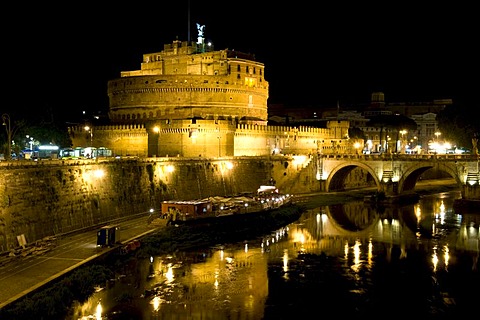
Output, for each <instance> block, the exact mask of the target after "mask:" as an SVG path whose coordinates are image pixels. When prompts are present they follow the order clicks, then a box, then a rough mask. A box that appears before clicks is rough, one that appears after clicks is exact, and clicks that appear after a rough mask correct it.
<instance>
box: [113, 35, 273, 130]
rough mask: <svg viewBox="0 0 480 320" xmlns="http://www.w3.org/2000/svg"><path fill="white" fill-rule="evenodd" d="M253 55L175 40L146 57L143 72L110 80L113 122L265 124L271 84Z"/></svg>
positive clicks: (124, 72)
mask: <svg viewBox="0 0 480 320" xmlns="http://www.w3.org/2000/svg"><path fill="white" fill-rule="evenodd" d="M264 73H265V71H264V65H263V63H260V62H257V61H255V59H254V56H253V55H250V54H243V53H240V52H235V51H231V50H228V49H225V50H217V51H213V50H199V48H198V47H197V46H196V44H195V43H187V42H180V41H178V40H176V41H173V43H172V44H168V45H165V46H164V50H162V51H160V52H154V53H147V54H144V55H143V61H142V63H141V69H140V70H133V71H122V72H121V74H120V78H117V79H113V80H110V81H109V82H108V96H109V118H110V119H111V120H113V121H114V122H128V123H131V122H135V123H144V122H146V121H149V120H155V119H188V118H194V117H197V118H203V119H235V120H236V121H238V122H239V123H255V122H257V123H258V124H266V121H267V116H268V115H267V99H268V82H267V81H266V80H265V78H264Z"/></svg>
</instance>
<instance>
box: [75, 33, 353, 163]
mask: <svg viewBox="0 0 480 320" xmlns="http://www.w3.org/2000/svg"><path fill="white" fill-rule="evenodd" d="M107 93H108V97H109V113H108V117H109V121H110V124H109V125H103V126H94V125H92V124H90V125H89V129H88V131H86V130H85V128H84V127H81V126H77V127H72V128H70V135H71V137H72V141H73V145H74V146H93V147H106V148H109V149H111V150H113V152H114V154H116V155H120V156H123V155H133V156H141V157H165V156H182V157H228V156H264V155H275V154H309V153H314V152H324V153H330V152H345V153H346V152H349V151H348V150H349V148H350V147H351V145H353V144H352V143H351V141H349V139H348V127H349V123H348V122H346V121H338V119H337V120H335V121H332V122H331V123H329V124H328V125H327V128H315V127H311V128H310V127H289V126H269V125H268V123H267V122H268V110H267V100H268V94H269V86H268V81H267V80H266V79H265V66H264V65H263V63H260V62H257V61H256V60H255V57H254V56H253V55H251V54H245V53H241V52H238V51H234V50H228V49H225V50H218V51H215V50H214V49H213V46H207V45H205V44H204V43H203V40H202V39H200V40H199V42H196V43H195V42H191V43H188V42H181V41H178V40H175V41H173V43H172V44H166V45H165V46H164V49H163V50H162V51H160V52H155V53H148V54H144V55H143V60H142V62H141V68H140V70H133V71H122V72H121V74H120V77H119V78H117V79H113V80H110V81H109V82H108V92H107Z"/></svg>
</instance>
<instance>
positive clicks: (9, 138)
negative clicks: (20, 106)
mask: <svg viewBox="0 0 480 320" xmlns="http://www.w3.org/2000/svg"><path fill="white" fill-rule="evenodd" d="M2 125H4V126H5V130H6V131H7V154H6V156H5V159H6V160H11V159H12V135H13V132H12V127H11V123H10V116H9V115H8V114H6V113H4V114H2Z"/></svg>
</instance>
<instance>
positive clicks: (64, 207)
mask: <svg viewBox="0 0 480 320" xmlns="http://www.w3.org/2000/svg"><path fill="white" fill-rule="evenodd" d="M314 177H315V170H314V168H313V167H312V168H311V169H310V167H309V163H308V160H307V161H306V162H304V163H302V164H299V163H296V162H295V160H293V159H292V158H289V157H284V156H276V157H248V158H242V157H238V158H223V159H214V160H212V159H199V158H177V157H175V158H171V157H168V158H167V157H164V158H145V159H136V158H131V159H122V160H113V159H111V160H101V159H96V160H45V161H39V162H32V161H27V160H25V161H10V162H2V163H1V165H0V181H1V184H0V195H1V198H0V251H1V252H3V251H7V250H10V249H11V248H14V247H17V246H18V245H19V243H18V240H17V236H20V235H24V236H25V238H26V240H27V242H28V243H31V242H35V241H36V240H39V239H42V238H44V237H46V236H55V235H59V234H62V233H67V232H72V231H75V230H79V229H84V228H92V227H97V226H99V225H102V224H106V223H107V222H109V221H112V220H115V219H121V218H127V217H129V216H132V215H135V214H139V213H142V214H148V213H149V210H150V209H152V208H153V209H154V210H156V211H157V212H158V210H159V209H160V203H161V201H163V200H171V199H182V200H190V199H202V198H206V197H209V196H218V195H221V196H229V195H235V194H238V193H240V192H256V190H257V188H258V186H260V185H263V184H266V183H268V182H269V181H270V179H272V178H273V179H274V180H275V181H276V183H277V186H278V187H279V188H280V190H281V191H282V192H285V193H287V192H289V191H290V190H292V188H295V190H298V191H299V192H300V191H302V190H303V191H304V192H309V191H314V190H318V187H319V186H318V181H315V179H314ZM292 183H293V184H292ZM282 186H285V188H289V190H283V189H282Z"/></svg>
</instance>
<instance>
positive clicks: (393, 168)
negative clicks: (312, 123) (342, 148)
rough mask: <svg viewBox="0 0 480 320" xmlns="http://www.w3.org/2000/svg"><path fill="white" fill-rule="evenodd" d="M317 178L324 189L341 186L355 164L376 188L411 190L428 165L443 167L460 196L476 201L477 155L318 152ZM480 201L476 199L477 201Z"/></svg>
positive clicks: (402, 192)
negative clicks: (329, 153)
mask: <svg viewBox="0 0 480 320" xmlns="http://www.w3.org/2000/svg"><path fill="white" fill-rule="evenodd" d="M315 160H316V168H317V179H318V180H320V181H321V182H322V189H323V190H324V191H341V190H344V187H343V184H344V181H345V178H346V177H347V176H348V174H349V173H350V172H351V171H352V170H353V169H355V168H361V169H363V170H365V171H366V172H368V174H369V175H371V177H372V178H373V180H374V181H375V184H376V186H377V188H378V191H379V192H384V193H385V194H386V195H389V196H400V195H405V194H408V193H412V192H413V190H414V188H415V184H416V183H417V181H418V179H419V178H420V176H421V175H422V174H423V173H424V172H425V171H427V170H429V169H432V168H433V169H436V170H439V171H443V172H445V173H447V174H448V175H450V176H451V177H452V178H453V179H455V181H456V182H457V184H458V185H459V187H460V189H461V192H462V199H465V200H475V201H477V200H478V201H480V184H479V183H480V174H479V161H480V157H479V156H478V155H470V154H468V155H456V154H448V155H431V154H429V155H407V154H380V155H344V154H341V155H340V154H339V155H322V154H319V155H317V157H316V159H315ZM477 204H478V205H480V202H478V203H477Z"/></svg>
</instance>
